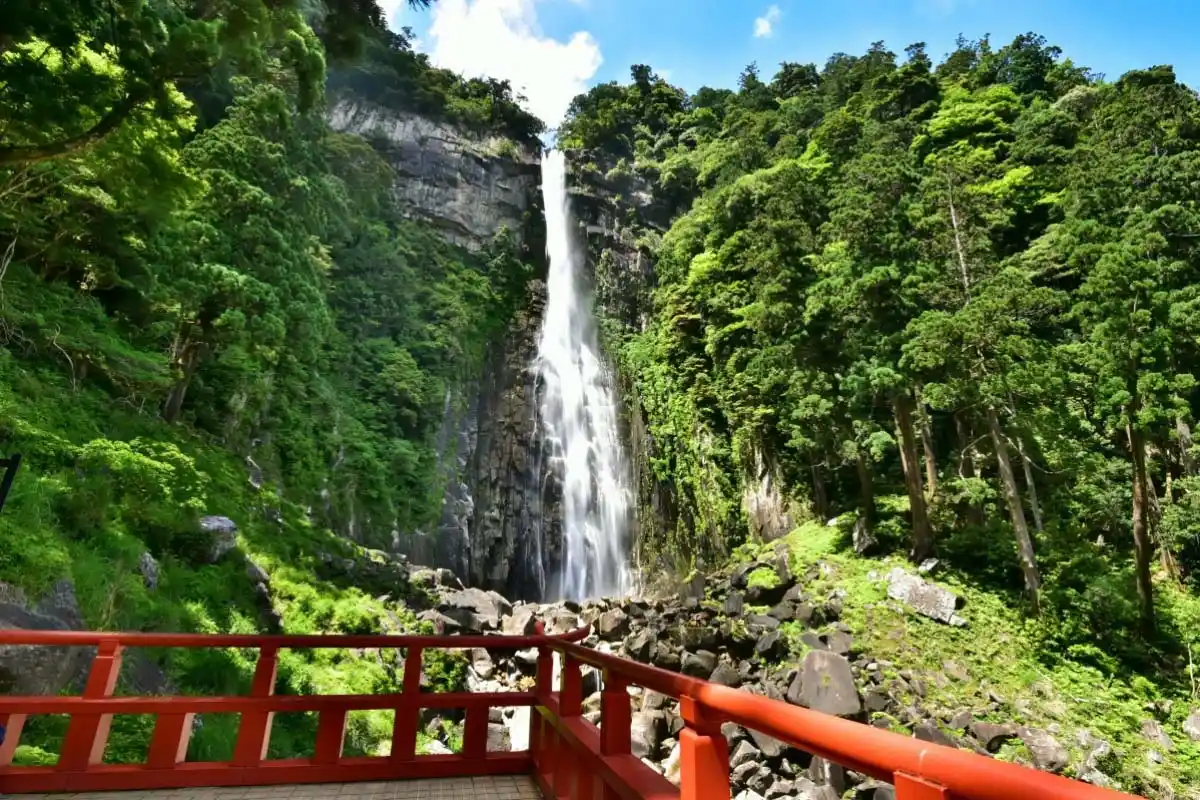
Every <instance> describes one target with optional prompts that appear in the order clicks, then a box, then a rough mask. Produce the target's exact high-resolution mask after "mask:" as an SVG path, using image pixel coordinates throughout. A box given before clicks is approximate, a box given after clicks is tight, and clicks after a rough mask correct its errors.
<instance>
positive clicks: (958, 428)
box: [954, 411, 983, 525]
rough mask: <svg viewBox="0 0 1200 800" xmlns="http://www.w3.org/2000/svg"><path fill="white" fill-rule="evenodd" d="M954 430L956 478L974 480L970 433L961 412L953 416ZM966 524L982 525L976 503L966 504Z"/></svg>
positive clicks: (975, 475) (981, 514) (980, 513)
mask: <svg viewBox="0 0 1200 800" xmlns="http://www.w3.org/2000/svg"><path fill="white" fill-rule="evenodd" d="M954 430H955V432H956V433H957V434H958V476H959V477H960V478H975V477H978V473H977V472H976V471H975V452H974V451H975V448H974V447H973V446H972V444H971V431H970V428H969V426H968V425H967V422H966V420H965V419H963V415H962V412H961V411H958V412H955V414H954ZM967 524H968V525H982V524H983V509H982V508H980V507H979V504H978V503H968V504H967Z"/></svg>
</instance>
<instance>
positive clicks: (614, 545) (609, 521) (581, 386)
mask: <svg viewBox="0 0 1200 800" xmlns="http://www.w3.org/2000/svg"><path fill="white" fill-rule="evenodd" d="M566 173H567V165H566V159H565V158H564V157H563V154H562V153H561V152H559V151H557V150H554V151H551V152H549V153H547V154H546V155H545V157H544V158H543V160H542V199H543V201H544V203H545V207H546V254H547V255H548V256H549V258H550V272H549V276H548V278H547V286H546V289H547V302H546V317H545V320H544V321H543V323H542V335H541V340H540V342H539V344H538V363H537V368H538V374H539V376H540V377H541V380H542V384H543V390H544V394H543V400H542V408H541V416H542V426H543V431H544V434H545V441H546V445H547V448H548V451H547V452H548V455H549V464H550V467H551V469H553V470H555V473H556V475H557V477H558V478H559V480H560V481H561V482H562V495H563V497H562V512H563V520H562V522H563V539H564V541H563V549H564V558H563V564H562V569H561V574H560V581H561V586H560V590H561V597H562V598H563V599H567V600H584V599H589V598H593V597H609V596H620V595H624V594H626V593H627V591H628V589H629V577H628V559H627V553H628V543H627V537H628V532H629V523H630V511H631V503H630V492H629V488H628V486H629V481H628V477H627V475H628V473H627V471H626V467H625V458H624V454H623V453H622V450H621V441H620V437H619V434H618V430H617V408H616V400H615V396H614V392H613V388H612V376H611V374H610V373H609V371H608V370H607V369H606V368H605V365H604V362H603V361H602V360H601V358H600V349H599V346H598V344H597V337H596V318H595V315H594V314H593V312H592V306H591V298H590V297H589V296H588V295H587V294H586V293H585V292H584V288H583V286H582V282H581V280H580V276H579V272H580V268H581V267H582V265H583V263H584V258H583V255H582V254H581V253H580V252H579V251H578V249H577V247H576V246H575V242H574V239H573V237H572V225H571V210H570V207H569V204H568V200H567V174H566Z"/></svg>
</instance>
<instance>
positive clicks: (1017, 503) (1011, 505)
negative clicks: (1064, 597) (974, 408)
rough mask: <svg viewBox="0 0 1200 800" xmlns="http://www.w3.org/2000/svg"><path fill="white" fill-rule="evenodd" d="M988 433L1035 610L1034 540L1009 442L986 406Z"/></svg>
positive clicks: (1037, 588)
mask: <svg viewBox="0 0 1200 800" xmlns="http://www.w3.org/2000/svg"><path fill="white" fill-rule="evenodd" d="M987 421H988V430H989V431H991V434H992V444H993V445H994V446H995V448H996V465H997V467H998V468H999V470H1000V483H1001V484H1002V485H1003V487H1004V499H1005V500H1007V501H1008V514H1009V517H1010V518H1011V519H1012V526H1013V536H1015V537H1016V539H1017V559H1018V560H1019V561H1020V564H1021V574H1022V575H1023V576H1024V577H1025V591H1026V593H1027V594H1028V595H1029V599H1030V600H1031V601H1032V602H1033V608H1034V611H1035V612H1036V611H1037V609H1038V592H1039V591H1041V586H1042V578H1041V576H1040V575H1039V574H1038V568H1037V559H1036V558H1035V556H1034V552H1033V539H1032V538H1031V537H1030V535H1029V523H1028V522H1026V521H1025V509H1024V508H1023V507H1022V506H1021V493H1020V492H1019V491H1018V489H1017V477H1016V475H1015V474H1013V468H1012V461H1010V460H1009V458H1008V443H1007V442H1006V441H1005V440H1004V432H1003V431H1002V430H1001V429H1000V417H999V415H997V414H996V409H994V408H992V407H990V406H989V407H988V410H987Z"/></svg>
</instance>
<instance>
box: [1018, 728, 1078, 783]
mask: <svg viewBox="0 0 1200 800" xmlns="http://www.w3.org/2000/svg"><path fill="white" fill-rule="evenodd" d="M1017 736H1019V737H1020V738H1021V741H1022V742H1024V743H1025V746H1026V747H1027V748H1029V753H1030V755H1031V756H1032V757H1033V765H1034V766H1035V767H1037V768H1038V769H1041V770H1045V771H1047V772H1061V771H1062V770H1063V768H1064V767H1066V766H1067V761H1068V760H1069V759H1070V753H1068V752H1067V748H1065V747H1063V746H1062V745H1061V744H1059V741H1058V740H1057V739H1055V738H1054V737H1053V736H1052V735H1051V734H1050V733H1049V732H1047V731H1043V730H1040V729H1038V728H1028V727H1022V728H1018V729H1017Z"/></svg>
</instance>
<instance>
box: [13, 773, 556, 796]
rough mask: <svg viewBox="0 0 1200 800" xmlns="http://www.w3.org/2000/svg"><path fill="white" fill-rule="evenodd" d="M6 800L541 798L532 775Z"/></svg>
mask: <svg viewBox="0 0 1200 800" xmlns="http://www.w3.org/2000/svg"><path fill="white" fill-rule="evenodd" d="M0 796H3V797H10V798H12V800H319V798H324V797H329V798H337V800H541V795H540V794H538V790H537V788H536V787H535V786H534V783H533V778H530V777H529V776H526V775H513V776H502V777H486V778H438V779H433V780H410V781H391V782H387V783H367V782H363V783H310V784H303V785H296V784H293V785H289V786H251V787H248V788H229V787H219V788H213V789H157V790H152V791H146V792H85V793H82V794H17V795H0Z"/></svg>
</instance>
